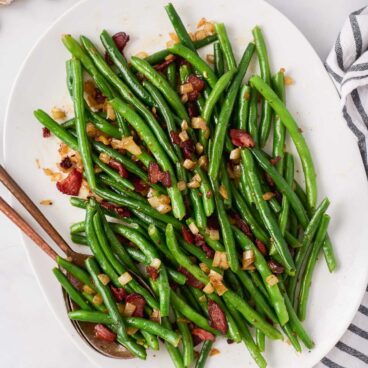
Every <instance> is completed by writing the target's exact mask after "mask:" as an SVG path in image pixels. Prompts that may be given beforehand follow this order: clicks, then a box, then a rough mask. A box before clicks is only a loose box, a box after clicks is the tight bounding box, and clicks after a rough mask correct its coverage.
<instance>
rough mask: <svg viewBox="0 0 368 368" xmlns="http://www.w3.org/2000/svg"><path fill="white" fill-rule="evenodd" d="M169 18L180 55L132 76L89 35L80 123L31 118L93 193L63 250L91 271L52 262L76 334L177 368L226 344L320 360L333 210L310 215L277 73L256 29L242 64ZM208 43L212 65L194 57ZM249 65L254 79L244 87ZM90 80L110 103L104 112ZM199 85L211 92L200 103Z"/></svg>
mask: <svg viewBox="0 0 368 368" xmlns="http://www.w3.org/2000/svg"><path fill="white" fill-rule="evenodd" d="M165 10H166V12H167V15H168V17H169V19H170V21H171V23H172V26H173V28H174V31H175V33H176V34H177V37H178V43H175V44H174V45H172V46H170V47H168V48H166V49H163V50H160V51H158V52H156V53H154V54H152V55H150V56H148V57H146V58H144V59H142V58H138V57H137V56H133V57H132V58H131V59H130V60H127V59H126V58H125V56H124V54H123V53H122V52H121V50H120V49H119V45H118V44H117V43H115V38H114V37H113V36H112V35H110V34H109V32H107V31H106V30H103V31H102V32H101V35H100V39H101V43H102V46H103V48H104V51H102V49H100V47H99V46H97V45H95V44H94V43H93V42H92V41H91V40H90V39H88V38H87V37H85V36H83V35H82V36H81V37H80V43H79V42H78V41H77V40H76V39H75V38H73V37H72V36H70V35H64V36H63V43H64V45H65V46H66V48H67V49H68V50H69V52H70V53H71V56H72V58H71V60H68V61H67V63H66V69H67V73H66V74H67V88H68V91H69V93H70V96H71V99H72V102H73V106H74V117H73V118H70V119H69V120H67V121H66V122H64V123H62V124H60V123H59V122H57V121H55V120H54V119H53V118H52V117H51V116H49V115H48V114H47V113H46V112H45V111H43V110H36V111H35V112H34V115H35V117H36V118H37V120H38V121H39V122H40V123H41V124H42V125H43V126H44V127H45V128H47V129H48V130H49V131H50V132H51V134H53V135H55V136H56V137H57V138H58V139H59V140H61V141H62V142H63V143H64V144H66V145H67V146H68V147H69V148H70V150H72V151H69V153H67V154H66V155H69V156H71V155H74V153H76V152H77V153H78V154H79V156H80V158H81V160H80V161H81V164H80V165H79V166H76V165H75V163H72V165H73V168H74V169H77V170H78V171H80V172H82V174H83V176H84V178H85V182H86V183H88V189H89V191H90V192H89V195H88V197H87V199H85V198H86V197H84V198H80V197H78V196H76V197H71V199H70V203H71V205H73V206H75V207H78V208H79V209H80V210H81V211H84V218H83V219H81V221H80V222H77V223H74V224H72V225H71V226H70V233H71V234H70V235H71V240H72V241H73V242H74V243H76V244H78V245H79V246H80V247H83V246H88V247H89V250H90V252H91V253H92V255H91V257H89V258H88V259H87V260H86V263H85V268H81V267H79V266H76V265H75V264H73V263H71V262H70V261H69V260H67V259H64V258H62V257H58V258H57V263H58V265H59V268H55V269H54V270H53V273H54V275H55V277H56V278H57V280H58V281H59V282H60V284H61V285H62V287H63V288H64V289H65V291H66V293H68V295H69V296H70V298H71V299H72V300H73V301H74V303H75V304H76V305H77V306H78V308H79V309H77V310H74V311H72V312H70V313H69V318H70V319H72V320H77V321H83V322H89V323H94V324H99V325H104V326H105V328H107V329H108V330H110V332H112V333H113V334H115V335H113V336H115V340H116V342H118V343H119V344H121V345H122V346H124V347H125V348H126V349H127V350H128V351H129V352H130V353H131V354H132V355H133V356H135V357H137V358H140V359H146V354H147V353H146V348H148V347H150V348H152V349H153V350H158V349H159V343H158V338H160V339H162V340H163V341H164V343H165V346H166V347H167V350H168V352H169V355H170V357H171V359H172V361H173V365H174V366H175V367H177V368H182V367H189V366H192V365H193V363H195V366H196V367H198V368H202V367H204V366H205V364H206V361H207V359H209V357H210V356H211V349H212V348H213V345H214V344H215V340H216V339H217V338H219V336H220V335H224V336H226V338H228V339H229V340H231V341H232V342H234V343H240V342H243V343H244V344H245V346H246V348H247V350H248V351H249V354H250V355H251V356H252V358H253V359H254V361H255V362H256V364H257V365H258V366H259V367H266V366H267V361H266V359H265V357H264V356H263V352H264V351H265V345H266V344H267V343H268V341H267V340H266V338H269V339H270V340H277V339H282V338H283V334H282V333H284V334H285V335H286V336H287V338H288V339H289V341H290V343H291V345H292V346H293V347H294V349H295V350H296V351H298V352H300V351H301V350H302V346H301V343H303V344H304V346H305V347H306V348H307V349H311V348H313V346H314V342H313V340H312V338H311V337H310V336H309V334H308V332H307V331H306V330H305V329H304V327H303V325H302V321H303V320H304V319H305V318H306V315H307V306H308V296H309V294H310V287H311V283H312V276H313V270H314V268H315V265H316V262H317V260H318V256H319V254H320V252H321V251H323V253H324V255H325V260H326V263H327V267H328V269H329V270H330V271H331V272H332V271H333V270H334V269H335V268H336V259H335V256H334V253H333V248H332V243H331V238H330V237H329V235H328V233H327V230H328V225H329V222H330V216H329V215H328V214H327V213H326V211H327V208H328V206H329V200H328V199H327V198H325V199H323V200H322V201H321V202H320V203H319V204H318V203H317V182H316V173H315V169H314V164H313V160H312V156H311V153H310V151H309V148H308V145H307V142H306V140H305V139H304V137H303V135H302V133H301V131H300V129H299V127H298V125H297V122H296V120H295V119H294V117H293V116H292V115H291V113H290V112H289V110H288V109H287V107H286V105H285V88H286V86H285V83H284V72H282V71H281V70H280V71H279V72H276V73H275V74H274V75H273V74H272V69H273V68H272V60H270V58H269V56H268V53H267V47H266V44H267V40H266V38H265V35H264V34H263V32H262V30H261V28H260V27H259V26H256V27H255V28H254V29H253V30H252V33H253V37H254V42H250V43H249V44H248V45H245V48H244V52H243V56H242V58H241V59H240V60H239V62H237V60H236V58H235V57H234V50H233V48H232V43H231V33H228V32H227V29H226V26H225V25H224V24H223V23H217V24H214V25H213V27H212V29H213V31H206V32H207V34H206V37H205V38H202V39H200V40H199V39H197V40H193V37H192V36H191V34H190V33H189V32H188V31H187V29H186V28H185V26H184V24H185V22H183V21H182V20H181V19H180V17H179V15H178V13H177V11H176V9H175V8H174V6H173V5H172V4H168V5H167V6H166V7H165ZM208 26H209V24H206V27H205V28H204V29H209V28H211V27H208ZM202 31H203V32H204V30H202ZM202 31H201V32H197V33H203V32H202ZM197 33H196V34H197ZM210 43H213V55H212V61H211V63H210V62H209V61H210V60H211V58H210V57H209V55H207V57H206V59H203V58H202V57H201V56H200V54H199V53H198V51H197V49H198V48H200V47H203V46H206V45H209V44H210ZM268 47H271V45H268ZM103 53H105V55H106V56H108V57H105V58H104V57H103ZM256 58H257V59H258V64H259V70H260V74H261V75H260V76H258V75H252V76H250V77H249V78H248V77H247V75H248V74H249V71H248V66H249V65H250V64H251V63H253V62H254V61H253V59H256ZM108 61H109V62H110V63H109V62H108ZM162 63H163V64H162ZM211 64H213V65H211ZM84 72H86V73H84ZM247 72H248V74H247ZM86 74H87V75H88V77H87V78H88V79H90V78H91V79H92V82H93V84H94V85H95V86H96V88H98V91H97V89H96V93H97V92H99V93H101V94H102V95H103V96H104V98H105V104H104V106H105V107H104V108H100V107H99V108H98V109H97V111H96V107H95V106H92V105H90V101H89V99H88V98H87V97H88V96H86V95H87V94H88V91H86V89H85V87H84V82H85V78H86V77H85V75H86ZM198 79H200V80H201V81H198ZM193 80H194V82H192V81H193ZM196 82H197V83H196ZM199 82H200V84H201V85H202V84H203V86H204V88H202V87H201V89H200V90H196V88H197V87H198V86H197V84H198V83H199ZM193 96H194V97H193ZM194 102H195V103H194ZM258 104H260V106H261V108H260V117H258ZM106 106H107V107H109V108H110V109H112V110H113V111H114V113H115V117H112V116H111V114H108V113H107V112H106V110H107V107H106ZM194 107H195V109H194ZM196 109H197V110H198V111H197V112H193V111H194V110H196ZM89 124H92V125H93V127H94V130H95V133H94V134H91V133H90V130H89V129H88V126H89ZM272 131H273V134H270V133H271V132H272ZM288 135H290V138H291V141H292V142H293V144H294V145H295V148H296V150H297V152H298V155H299V160H300V162H301V165H302V167H303V172H304V181H305V183H306V187H305V190H304V189H303V187H302V186H301V185H300V184H299V183H298V181H297V179H296V178H295V168H294V167H295V166H296V164H297V159H298V157H294V156H293V155H292V154H291V153H290V150H289V149H288V147H286V146H285V142H287V136H288ZM234 137H239V139H236V138H234ZM270 137H273V138H272V142H271V143H272V144H271V152H267V150H265V148H264V147H268V146H269V145H267V143H268V141H269V140H271V139H270ZM245 138H246V139H245ZM244 139H245V140H244ZM128 141H129V142H130V143H126V142H128ZM132 142H133V143H132ZM239 142H240V143H239ZM123 148H124V149H123ZM133 148H134V152H133V151H132V149H133ZM69 158H70V157H69ZM63 159H65V156H64V157H63ZM81 165H82V166H83V168H82V167H81ZM119 165H121V167H120V166H119ZM117 167H119V170H118V169H117ZM121 168H122V169H124V168H125V171H126V174H123V173H122V172H125V171H124V170H120V169H121ZM67 175H71V174H69V173H68V170H67V171H66V172H65V174H64V176H67ZM64 272H65V273H67V274H68V275H72V276H73V277H74V278H75V279H77V280H78V281H79V283H80V284H81V287H80V288H77V287H76V286H74V285H75V283H73V284H72V283H71V282H70V280H69V279H68V278H67V276H66V275H65V273H64ZM117 288H118V291H119V290H120V291H119V292H120V293H121V295H123V294H124V295H125V296H122V297H121V298H120V299H118V298H117V296H116V295H117V290H116V289H117ZM122 289H123V290H122ZM119 295H120V294H119ZM137 299H139V300H140V303H143V304H142V305H143V309H142V308H141V307H140V304H139V303H138V304H134V300H137ZM129 300H133V301H131V302H130V304H133V310H130V312H129V314H126V313H127V312H126V310H128V309H129V308H132V306H131V305H128V304H129ZM128 307H129V308H128ZM213 308H215V309H216V312H215V313H214V312H213ZM135 313H137V314H135ZM253 328H254V329H255V338H253V335H252V333H251V331H250V329H253ZM198 331H199V332H198ZM224 331H225V332H224ZM198 336H202V337H201V339H202V340H203V345H202V347H201V348H200V351H199V352H198V354H196V350H195V346H194V341H195V337H196V338H198ZM300 342H301V343H300Z"/></svg>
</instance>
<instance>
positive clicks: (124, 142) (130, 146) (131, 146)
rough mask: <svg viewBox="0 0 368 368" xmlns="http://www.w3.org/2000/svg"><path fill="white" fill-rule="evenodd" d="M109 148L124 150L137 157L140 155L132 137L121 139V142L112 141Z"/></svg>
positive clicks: (140, 151) (117, 140)
mask: <svg viewBox="0 0 368 368" xmlns="http://www.w3.org/2000/svg"><path fill="white" fill-rule="evenodd" d="M111 146H112V148H114V149H124V150H126V151H128V152H129V153H131V154H132V155H135V156H139V155H140V154H141V153H142V150H141V148H140V147H139V146H138V145H137V144H136V143H135V142H134V139H133V137H132V136H129V137H123V138H122V139H121V140H119V139H112V140H111Z"/></svg>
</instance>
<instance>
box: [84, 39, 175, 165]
mask: <svg viewBox="0 0 368 368" xmlns="http://www.w3.org/2000/svg"><path fill="white" fill-rule="evenodd" d="M81 41H82V43H83V46H84V47H85V48H86V50H87V52H88V54H89V55H90V57H91V58H92V60H93V61H94V63H95V65H96V67H97V68H98V69H99V71H100V72H101V73H102V74H103V76H104V77H105V78H106V79H107V80H108V81H109V82H110V83H111V84H112V85H113V86H114V87H115V88H116V89H117V91H119V93H120V95H121V96H122V97H123V98H124V99H125V100H126V101H127V102H129V103H130V104H131V105H133V106H134V107H135V108H136V109H137V110H138V111H139V113H140V114H141V115H142V116H144V118H145V120H146V122H147V123H148V125H149V128H150V130H152V132H153V134H154V136H155V137H156V139H159V140H160V143H161V149H163V150H164V151H165V152H166V154H167V155H168V156H169V157H170V159H171V160H172V161H173V162H177V161H178V158H177V157H176V155H175V153H174V152H173V150H172V148H171V144H170V142H169V140H168V138H167V137H166V135H165V133H164V131H163V129H162V128H161V126H160V124H159V123H158V122H157V121H156V119H155V117H154V116H153V114H152V113H151V111H150V110H149V109H148V108H147V107H146V106H145V105H144V104H143V103H142V102H141V101H140V100H139V99H138V98H137V97H135V96H134V95H133V94H132V93H131V91H130V90H129V88H128V87H127V86H126V85H125V84H124V83H123V82H122V80H121V79H120V78H119V77H118V76H117V75H116V74H115V73H114V72H113V70H112V69H111V68H110V67H109V65H108V64H107V63H106V61H105V60H104V58H103V57H102V55H101V54H100V53H99V52H98V50H97V49H96V47H95V46H94V45H93V43H92V42H91V41H90V40H89V39H88V38H87V37H85V36H81ZM118 113H119V114H121V112H120V111H118ZM121 115H123V116H124V114H121ZM124 118H126V116H124ZM126 120H128V122H129V124H131V125H132V123H131V121H129V119H127V118H126ZM133 127H134V129H136V126H135V125H133Z"/></svg>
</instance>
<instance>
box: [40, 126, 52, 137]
mask: <svg viewBox="0 0 368 368" xmlns="http://www.w3.org/2000/svg"><path fill="white" fill-rule="evenodd" d="M42 137H44V138H49V137H51V132H50V130H49V129H48V128H46V127H43V128H42Z"/></svg>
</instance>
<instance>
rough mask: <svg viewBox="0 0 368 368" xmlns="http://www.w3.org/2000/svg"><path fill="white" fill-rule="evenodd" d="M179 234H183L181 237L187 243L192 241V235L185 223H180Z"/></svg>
mask: <svg viewBox="0 0 368 368" xmlns="http://www.w3.org/2000/svg"><path fill="white" fill-rule="evenodd" d="M181 234H182V235H183V238H184V240H185V241H186V242H187V243H189V244H193V243H194V236H193V234H192V233H191V232H190V230H189V229H188V228H187V227H186V226H185V225H182V227H181Z"/></svg>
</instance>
